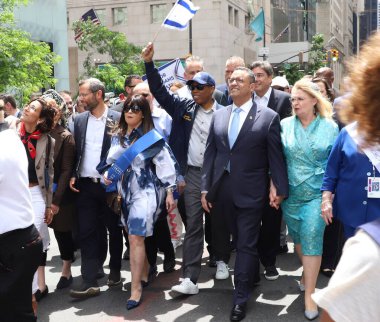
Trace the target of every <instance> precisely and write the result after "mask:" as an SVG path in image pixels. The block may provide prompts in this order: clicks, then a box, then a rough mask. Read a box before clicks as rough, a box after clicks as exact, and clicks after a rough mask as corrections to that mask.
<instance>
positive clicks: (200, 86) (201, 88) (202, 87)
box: [187, 84, 210, 91]
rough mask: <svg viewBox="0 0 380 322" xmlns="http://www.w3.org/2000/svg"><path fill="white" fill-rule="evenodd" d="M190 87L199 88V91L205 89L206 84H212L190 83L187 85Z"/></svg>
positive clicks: (190, 88)
mask: <svg viewBox="0 0 380 322" xmlns="http://www.w3.org/2000/svg"><path fill="white" fill-rule="evenodd" d="M187 86H188V87H189V90H191V91H193V90H195V89H197V90H198V91H203V90H204V88H205V87H206V86H210V85H206V84H204V85H203V84H198V85H194V84H190V85H187Z"/></svg>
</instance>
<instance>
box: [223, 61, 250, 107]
mask: <svg viewBox="0 0 380 322" xmlns="http://www.w3.org/2000/svg"><path fill="white" fill-rule="evenodd" d="M237 67H245V62H244V59H243V58H241V57H239V56H232V57H230V58H228V59H227V61H226V67H225V69H224V79H225V81H226V82H225V83H224V84H221V85H218V86H216V89H218V90H220V91H221V92H222V93H223V97H222V100H221V101H220V104H221V105H224V106H227V105H231V104H232V98H231V96H230V93H229V91H228V80H229V79H230V77H231V75H232V73H233V72H234V70H235V68H237Z"/></svg>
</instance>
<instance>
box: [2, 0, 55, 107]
mask: <svg viewBox="0 0 380 322" xmlns="http://www.w3.org/2000/svg"><path fill="white" fill-rule="evenodd" d="M27 3H28V1H27V0H2V1H0V44H1V46H0V92H7V91H9V90H16V91H17V92H19V93H20V96H21V100H22V101H24V102H25V101H27V100H28V97H29V96H30V94H31V93H33V92H36V91H38V90H40V89H41V88H42V87H46V86H47V85H53V84H55V82H56V79H54V77H53V76H52V75H51V74H52V69H53V65H54V64H55V63H57V62H58V61H59V60H60V57H59V56H57V55H56V54H55V53H51V52H50V48H49V46H48V45H47V44H46V43H43V42H35V41H33V40H31V38H30V34H29V33H27V32H25V31H22V30H18V29H17V28H16V26H15V23H14V14H13V10H14V8H15V7H16V6H18V5H21V4H24V5H26V4H27Z"/></svg>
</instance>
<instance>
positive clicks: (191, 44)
mask: <svg viewBox="0 0 380 322" xmlns="http://www.w3.org/2000/svg"><path fill="white" fill-rule="evenodd" d="M189 54H190V55H192V54H193V23H192V20H190V21H189Z"/></svg>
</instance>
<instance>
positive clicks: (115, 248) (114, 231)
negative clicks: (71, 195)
mask: <svg viewBox="0 0 380 322" xmlns="http://www.w3.org/2000/svg"><path fill="white" fill-rule="evenodd" d="M78 189H79V191H80V192H79V195H78V198H77V211H78V232H79V242H80V248H81V256H82V266H81V273H82V277H83V280H84V282H85V284H86V285H88V286H92V285H94V286H95V285H97V282H96V274H97V272H98V270H99V269H100V268H102V266H103V263H104V261H105V260H106V257H107V246H108V245H107V229H108V232H109V251H110V262H109V267H110V269H111V270H115V271H120V269H121V257H122V252H123V234H122V227H121V226H120V224H119V223H120V217H119V215H117V214H115V213H113V212H112V211H111V209H110V208H109V207H108V206H107V203H106V193H105V190H104V189H103V187H102V186H101V184H100V183H94V182H92V181H91V179H87V178H80V179H79V182H78Z"/></svg>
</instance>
